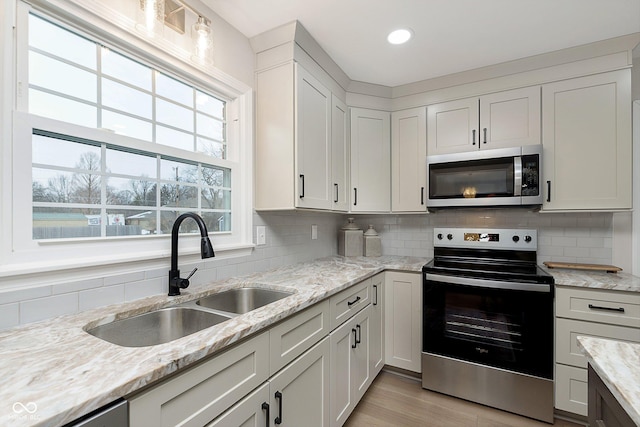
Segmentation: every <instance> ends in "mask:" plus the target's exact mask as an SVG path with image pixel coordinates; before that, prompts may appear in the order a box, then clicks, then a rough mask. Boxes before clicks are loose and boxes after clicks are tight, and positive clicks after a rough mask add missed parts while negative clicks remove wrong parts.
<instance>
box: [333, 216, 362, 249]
mask: <svg viewBox="0 0 640 427" xmlns="http://www.w3.org/2000/svg"><path fill="white" fill-rule="evenodd" d="M362 246H363V232H362V230H361V229H359V228H358V226H357V225H356V224H355V222H354V219H353V218H348V219H347V223H346V224H345V225H344V226H343V227H342V228H341V229H340V230H339V231H338V255H343V256H362V253H363V251H362Z"/></svg>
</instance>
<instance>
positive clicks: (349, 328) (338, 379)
mask: <svg viewBox="0 0 640 427" xmlns="http://www.w3.org/2000/svg"><path fill="white" fill-rule="evenodd" d="M370 315H371V306H370V305H368V306H367V307H366V308H365V309H363V310H361V311H360V312H359V313H358V314H357V315H355V316H354V317H353V318H352V319H350V320H349V321H348V322H346V323H343V324H342V325H341V326H340V327H339V328H337V329H336V330H335V331H333V332H331V335H330V341H331V381H330V383H331V425H332V426H341V425H343V424H344V422H345V421H346V420H347V418H349V415H350V414H351V412H352V411H353V409H354V408H355V407H356V405H357V404H358V402H359V401H360V399H361V398H362V396H363V395H364V393H365V391H366V390H367V388H368V387H369V384H370V383H371V369H370V366H371V365H370V363H369V355H370V336H371V334H370V329H371V319H370Z"/></svg>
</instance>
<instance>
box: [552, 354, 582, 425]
mask: <svg viewBox="0 0 640 427" xmlns="http://www.w3.org/2000/svg"><path fill="white" fill-rule="evenodd" d="M587 395H588V383H587V370H586V369H582V368H576V367H573V366H566V365H561V364H559V363H556V408H557V409H560V410H563V411H567V412H572V413H574V414H578V415H582V416H585V417H586V416H587Z"/></svg>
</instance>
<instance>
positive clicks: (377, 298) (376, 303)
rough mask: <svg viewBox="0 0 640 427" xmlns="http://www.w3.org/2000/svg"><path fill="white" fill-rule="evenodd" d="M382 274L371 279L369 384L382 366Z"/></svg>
mask: <svg viewBox="0 0 640 427" xmlns="http://www.w3.org/2000/svg"><path fill="white" fill-rule="evenodd" d="M384 289H385V288H384V273H380V274H378V275H375V276H373V277H372V278H371V338H370V341H369V343H370V345H369V347H370V351H371V360H370V363H371V382H373V380H374V379H375V377H376V376H377V375H378V373H380V371H381V370H382V367H383V366H384Z"/></svg>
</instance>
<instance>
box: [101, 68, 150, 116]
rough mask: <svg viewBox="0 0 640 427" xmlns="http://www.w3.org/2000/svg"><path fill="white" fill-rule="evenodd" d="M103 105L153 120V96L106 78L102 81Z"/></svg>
mask: <svg viewBox="0 0 640 427" xmlns="http://www.w3.org/2000/svg"><path fill="white" fill-rule="evenodd" d="M102 104H103V105H106V106H107V107H111V108H113V109H115V110H120V111H126V112H127V113H129V114H135V115H136V116H140V117H144V118H145V119H152V118H153V117H152V114H151V107H152V98H151V95H149V94H147V93H144V92H142V91H139V90H137V89H134V88H132V87H129V86H125V85H122V84H120V83H116V82H114V81H113V80H109V79H105V78H103V79H102Z"/></svg>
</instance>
